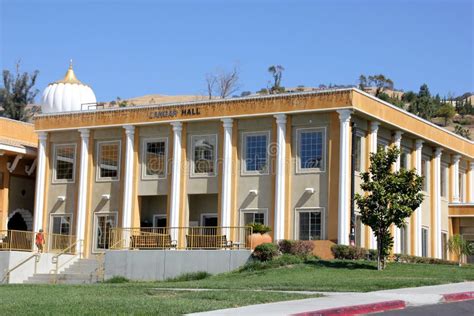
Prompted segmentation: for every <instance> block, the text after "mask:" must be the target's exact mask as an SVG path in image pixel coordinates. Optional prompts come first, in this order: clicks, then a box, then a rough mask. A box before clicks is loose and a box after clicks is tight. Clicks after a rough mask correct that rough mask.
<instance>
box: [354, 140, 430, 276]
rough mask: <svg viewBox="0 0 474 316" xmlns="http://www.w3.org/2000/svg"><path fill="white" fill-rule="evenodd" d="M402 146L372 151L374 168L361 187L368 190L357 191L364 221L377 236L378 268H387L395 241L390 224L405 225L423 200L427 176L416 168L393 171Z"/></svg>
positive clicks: (364, 174) (364, 176)
mask: <svg viewBox="0 0 474 316" xmlns="http://www.w3.org/2000/svg"><path fill="white" fill-rule="evenodd" d="M399 155H400V150H399V149H398V148H396V147H390V148H389V149H388V150H387V151H385V150H384V148H383V147H379V148H378V150H377V152H376V153H372V154H371V155H370V168H369V171H368V172H364V173H362V174H361V177H362V184H361V186H360V187H361V189H362V190H364V191H365V193H366V194H364V195H361V194H358V193H357V194H356V195H355V201H356V202H357V206H358V207H359V210H360V214H361V221H362V223H364V224H365V225H367V226H369V227H370V228H371V229H372V231H373V232H374V234H375V237H376V238H377V268H378V270H382V269H384V268H385V259H386V257H387V255H388V254H389V252H390V249H391V246H392V244H393V237H392V236H391V234H390V226H391V225H396V226H397V227H403V226H404V225H405V218H407V217H409V216H410V215H411V214H412V213H413V211H415V210H416V209H417V208H418V207H419V206H420V205H421V202H422V201H423V194H422V193H421V188H422V183H423V178H422V177H420V176H418V175H417V174H416V172H415V170H414V169H412V170H406V169H404V168H402V169H400V171H396V172H393V171H392V170H393V169H392V166H393V164H394V163H395V162H396V161H397V158H398V156H399Z"/></svg>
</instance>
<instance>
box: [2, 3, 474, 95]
mask: <svg viewBox="0 0 474 316" xmlns="http://www.w3.org/2000/svg"><path fill="white" fill-rule="evenodd" d="M0 2H1V7H0V10H1V15H0V19H1V39H0V43H1V56H0V62H1V65H0V66H1V67H2V69H5V68H8V69H13V66H14V63H15V61H16V60H18V59H21V60H22V65H23V70H27V71H32V70H34V69H38V70H40V75H39V79H38V85H37V87H38V88H39V89H40V90H43V89H44V87H45V86H46V85H47V84H48V83H49V82H51V81H55V80H57V79H60V78H62V76H63V75H64V73H65V71H66V69H67V67H68V63H69V59H71V58H72V59H73V60H74V68H75V71H76V75H77V76H78V78H79V79H80V80H82V81H83V82H85V83H88V84H90V85H91V86H92V87H93V89H94V91H95V93H96V95H97V99H98V100H99V101H110V100H113V99H115V97H117V96H120V97H122V98H129V97H134V96H140V95H144V94H151V93H158V94H168V95H174V94H204V93H205V81H204V77H205V74H206V73H208V72H212V71H213V70H215V69H216V68H224V69H225V68H227V69H230V68H232V66H233V65H234V64H235V63H238V65H239V68H240V71H241V91H245V90H250V91H256V90H259V89H260V88H262V87H265V86H267V82H268V81H269V80H270V76H269V74H268V72H267V68H268V66H269V65H272V64H281V65H283V66H284V67H285V68H286V70H285V72H284V74H283V85H285V86H288V87H290V86H297V85H300V84H301V85H305V86H317V85H319V84H329V83H337V84H355V83H356V81H357V78H358V76H359V75H360V74H361V73H364V74H374V73H383V74H385V75H387V76H389V77H390V78H392V79H393V80H394V82H395V86H396V87H397V88H402V89H404V90H416V91H417V90H418V88H419V86H420V85H421V84H422V83H427V84H428V85H429V87H430V89H431V90H432V92H434V93H440V94H441V95H446V94H447V93H454V94H461V93H464V92H467V91H474V79H473V76H474V75H473V74H474V65H473V59H474V57H473V56H474V55H473V53H474V48H473V47H474V39H473V37H474V25H473V19H474V17H473V15H474V12H473V11H474V9H473V3H474V1H470V0H464V1H462V0H451V1H448V0H444V1H439V0H434V1H428V0H411V1H408V0H407V1H401V0H400V1H355V0H354V1H350V0H347V1H290V0H288V1H217V0H201V1H143V0H135V1H132V0H129V1H105V0H102V1H47V0H45V1H13V0H0Z"/></svg>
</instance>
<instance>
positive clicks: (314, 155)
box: [297, 128, 326, 172]
mask: <svg viewBox="0 0 474 316" xmlns="http://www.w3.org/2000/svg"><path fill="white" fill-rule="evenodd" d="M297 136H298V155H299V157H298V159H297V161H298V165H297V170H298V171H300V172H312V171H324V167H325V159H324V157H325V150H326V148H325V145H326V144H325V130H324V128H310V129H299V130H298V133H297Z"/></svg>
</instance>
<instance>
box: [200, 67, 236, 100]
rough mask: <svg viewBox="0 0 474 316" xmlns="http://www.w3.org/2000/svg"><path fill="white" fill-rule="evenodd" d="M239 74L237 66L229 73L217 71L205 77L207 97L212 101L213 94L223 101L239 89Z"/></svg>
mask: <svg viewBox="0 0 474 316" xmlns="http://www.w3.org/2000/svg"><path fill="white" fill-rule="evenodd" d="M239 79H240V72H239V68H238V67H237V66H234V68H233V69H232V70H231V71H225V70H218V71H216V72H215V73H210V74H207V75H206V84H207V95H208V97H209V99H212V96H213V94H215V95H217V96H219V97H220V98H221V99H225V98H227V97H229V96H230V95H232V94H233V93H235V92H236V91H238V90H239V89H240V84H239Z"/></svg>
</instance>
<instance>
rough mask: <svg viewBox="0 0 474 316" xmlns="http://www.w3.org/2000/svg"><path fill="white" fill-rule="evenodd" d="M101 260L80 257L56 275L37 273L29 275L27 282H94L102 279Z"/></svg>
mask: <svg viewBox="0 0 474 316" xmlns="http://www.w3.org/2000/svg"><path fill="white" fill-rule="evenodd" d="M99 268H100V267H99V261H98V260H97V259H95V258H91V259H78V260H77V261H75V262H74V263H73V264H71V265H70V266H69V267H67V268H66V269H64V270H63V271H61V272H60V273H58V275H57V280H56V275H55V274H53V273H51V274H50V273H37V274H35V275H33V276H31V277H29V278H28V279H27V280H26V281H25V282H23V283H25V284H53V283H56V284H92V283H97V282H98V281H101V277H100V273H99Z"/></svg>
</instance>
